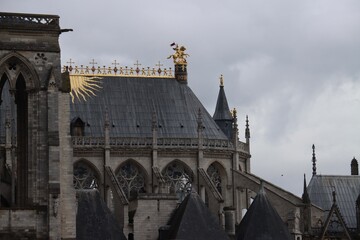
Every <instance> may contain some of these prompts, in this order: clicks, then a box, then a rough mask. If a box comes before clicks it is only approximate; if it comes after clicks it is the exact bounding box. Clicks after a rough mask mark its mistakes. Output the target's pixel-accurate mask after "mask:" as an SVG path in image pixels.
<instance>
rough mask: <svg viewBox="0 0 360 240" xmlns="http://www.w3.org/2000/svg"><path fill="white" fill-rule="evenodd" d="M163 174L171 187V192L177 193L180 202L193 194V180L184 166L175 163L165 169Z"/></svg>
mask: <svg viewBox="0 0 360 240" xmlns="http://www.w3.org/2000/svg"><path fill="white" fill-rule="evenodd" d="M162 174H163V176H164V178H165V180H166V182H167V183H168V184H169V185H170V192H171V193H176V194H177V195H178V197H179V199H180V200H183V199H184V198H185V196H186V195H187V194H188V193H190V192H191V187H192V185H191V183H192V179H191V177H190V174H189V172H188V171H186V169H185V166H184V165H183V164H181V163H178V162H173V163H171V164H169V165H168V166H167V167H166V168H165V169H164V171H163V173H162Z"/></svg>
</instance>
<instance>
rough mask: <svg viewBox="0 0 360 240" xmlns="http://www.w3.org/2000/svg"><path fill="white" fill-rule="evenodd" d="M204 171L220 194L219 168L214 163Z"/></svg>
mask: <svg viewBox="0 0 360 240" xmlns="http://www.w3.org/2000/svg"><path fill="white" fill-rule="evenodd" d="M206 172H207V174H208V175H209V177H210V179H211V181H212V182H213V183H214V185H215V187H216V189H217V190H218V192H219V193H220V194H221V190H222V189H221V175H220V171H219V168H217V167H216V166H215V164H211V165H210V166H209V168H208V169H207V171H206Z"/></svg>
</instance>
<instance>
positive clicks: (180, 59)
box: [168, 43, 190, 64]
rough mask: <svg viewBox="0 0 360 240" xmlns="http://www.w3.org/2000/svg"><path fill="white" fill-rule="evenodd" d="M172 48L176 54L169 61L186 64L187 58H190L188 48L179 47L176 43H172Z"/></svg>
mask: <svg viewBox="0 0 360 240" xmlns="http://www.w3.org/2000/svg"><path fill="white" fill-rule="evenodd" d="M170 46H172V47H173V50H174V51H175V53H174V54H172V55H170V56H169V57H168V59H170V58H172V59H173V60H174V63H175V64H186V63H187V62H186V58H187V57H189V56H190V55H189V54H187V53H185V50H186V48H185V47H184V46H179V45H178V44H176V43H172V44H171V45H170ZM174 46H175V47H174Z"/></svg>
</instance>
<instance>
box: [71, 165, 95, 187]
mask: <svg viewBox="0 0 360 240" xmlns="http://www.w3.org/2000/svg"><path fill="white" fill-rule="evenodd" d="M74 187H75V189H77V190H83V189H97V188H98V187H99V181H98V177H97V174H96V173H95V172H94V170H93V169H92V168H91V167H90V166H88V165H87V164H86V163H84V162H77V163H75V165H74Z"/></svg>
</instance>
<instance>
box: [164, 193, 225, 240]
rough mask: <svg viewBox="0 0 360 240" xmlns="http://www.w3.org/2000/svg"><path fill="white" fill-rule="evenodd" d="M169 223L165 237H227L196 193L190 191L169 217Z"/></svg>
mask: <svg viewBox="0 0 360 240" xmlns="http://www.w3.org/2000/svg"><path fill="white" fill-rule="evenodd" d="M169 225H170V229H169V232H168V235H167V238H166V239H181V240H186V239H189V240H190V239H198V240H220V239H221V240H222V239H224V240H226V239H229V238H228V236H227V234H226V233H225V231H224V230H223V229H221V227H220V225H219V222H218V220H217V219H216V218H215V217H214V216H213V215H212V214H211V212H210V210H209V209H208V208H207V207H206V206H205V204H204V202H203V201H202V200H201V199H200V197H199V195H198V194H197V193H190V194H189V195H188V196H187V197H186V198H185V199H184V201H182V203H181V204H180V205H179V207H178V208H177V209H176V210H175V212H174V214H173V216H172V217H171V219H170V221H169Z"/></svg>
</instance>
